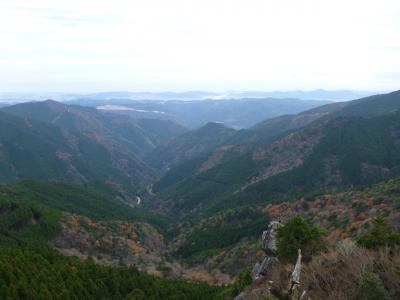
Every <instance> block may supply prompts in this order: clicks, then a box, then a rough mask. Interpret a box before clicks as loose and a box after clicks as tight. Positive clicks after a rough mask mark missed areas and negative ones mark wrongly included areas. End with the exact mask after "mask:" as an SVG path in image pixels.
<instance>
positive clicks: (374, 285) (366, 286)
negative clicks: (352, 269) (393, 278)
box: [360, 272, 391, 300]
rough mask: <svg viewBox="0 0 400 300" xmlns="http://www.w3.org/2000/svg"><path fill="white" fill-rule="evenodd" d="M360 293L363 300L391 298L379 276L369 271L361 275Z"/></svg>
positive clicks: (385, 299) (387, 299) (386, 299)
mask: <svg viewBox="0 0 400 300" xmlns="http://www.w3.org/2000/svg"><path fill="white" fill-rule="evenodd" d="M360 293H361V297H362V299H365V300H389V299H391V298H390V296H389V293H388V291H387V290H386V289H385V287H384V286H383V282H382V280H381V278H380V277H379V276H378V275H377V274H375V273H371V272H367V273H365V274H364V275H363V277H362V280H361V283H360Z"/></svg>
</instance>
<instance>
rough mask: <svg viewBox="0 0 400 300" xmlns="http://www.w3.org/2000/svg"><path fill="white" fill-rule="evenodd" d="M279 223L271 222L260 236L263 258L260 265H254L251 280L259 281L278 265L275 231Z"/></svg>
mask: <svg viewBox="0 0 400 300" xmlns="http://www.w3.org/2000/svg"><path fill="white" fill-rule="evenodd" d="M280 224H281V223H280V222H279V221H271V222H270V223H269V225H268V229H267V230H265V231H264V232H263V234H262V238H261V242H262V249H263V251H264V253H265V257H264V259H263V261H262V262H261V263H256V264H255V265H254V267H253V271H252V275H253V280H257V279H260V278H262V277H264V276H265V275H267V273H268V272H269V271H270V270H271V269H272V268H273V267H274V265H276V264H277V263H279V260H278V258H277V244H276V243H277V231H278V228H279V226H280Z"/></svg>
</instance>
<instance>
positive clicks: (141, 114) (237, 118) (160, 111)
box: [69, 98, 330, 129]
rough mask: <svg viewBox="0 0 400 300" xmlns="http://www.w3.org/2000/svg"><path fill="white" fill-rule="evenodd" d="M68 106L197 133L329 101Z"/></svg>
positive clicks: (90, 102)
mask: <svg viewBox="0 0 400 300" xmlns="http://www.w3.org/2000/svg"><path fill="white" fill-rule="evenodd" d="M69 103H71V104H78V105H86V106H91V107H97V108H98V109H101V110H106V111H109V112H113V113H117V114H125V115H130V116H134V117H135V118H152V119H161V120H171V121H173V122H175V123H178V124H181V125H183V126H184V127H187V128H190V129H197V128H199V127H201V126H204V125H205V124H207V123H209V122H221V123H223V124H224V125H225V126H227V127H232V128H235V129H240V128H248V127H251V126H253V125H254V124H256V123H258V122H260V121H262V120H265V119H267V118H273V117H277V116H280V115H284V114H296V113H299V112H301V111H305V110H308V109H311V108H314V107H317V106H320V105H323V104H327V103H330V102H329V101H315V100H298V99H292V98H285V99H276V98H262V99H254V98H241V99H218V100H210V99H203V100H185V101H184V100H170V101H165V100H153V101H148V100H146V101H143V100H134V101H133V100H129V99H124V98H112V99H110V98H105V99H91V98H83V99H77V100H74V101H71V102H69Z"/></svg>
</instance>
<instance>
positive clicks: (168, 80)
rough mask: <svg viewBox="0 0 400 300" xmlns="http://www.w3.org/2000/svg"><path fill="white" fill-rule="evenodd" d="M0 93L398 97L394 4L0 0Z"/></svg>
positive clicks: (385, 0)
mask: <svg viewBox="0 0 400 300" xmlns="http://www.w3.org/2000/svg"><path fill="white" fill-rule="evenodd" d="M0 38H1V44H0V91H17V92H18V91H21V92H26V91H61V92H66V91H69V92H73V91H86V92H92V91H105V90H130V91H144V90H148V91H161V90H174V91H182V90H193V89H202V90H216V91H221V90H244V89H245V90H266V91H269V90H293V89H317V88H324V89H357V90H395V89H400V84H399V83H400V1H399V0H376V1H374V0H360V1H358V0H332V1H326V0H313V1H311V0H279V1H278V0H226V1H225V0H196V1H194V0H142V1H137V0H112V1H110V0H35V1H32V0H2V1H1V2H0Z"/></svg>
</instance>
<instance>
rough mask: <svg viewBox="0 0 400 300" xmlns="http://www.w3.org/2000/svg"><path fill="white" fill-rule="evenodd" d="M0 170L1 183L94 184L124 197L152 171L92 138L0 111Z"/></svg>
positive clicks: (92, 135)
mask: <svg viewBox="0 0 400 300" xmlns="http://www.w3.org/2000/svg"><path fill="white" fill-rule="evenodd" d="M0 170H1V172H0V181H1V182H12V181H16V180H19V179H40V180H66V181H73V182H80V183H89V184H93V183H95V182H98V183H99V184H100V185H108V186H114V189H115V190H120V191H123V190H127V191H130V192H134V191H135V190H137V189H139V188H140V187H141V186H144V185H146V184H148V182H150V181H151V180H152V179H153V178H154V173H153V171H152V170H151V169H150V168H148V167H147V166H146V165H145V164H144V163H142V162H141V161H140V160H138V159H137V158H136V157H135V156H134V155H132V154H131V153H129V152H125V151H123V150H121V149H120V148H118V147H114V146H113V145H112V144H110V143H108V142H104V141H103V140H102V139H101V138H99V137H98V136H97V135H96V134H93V133H87V134H82V133H79V132H73V131H69V130H67V129H65V128H61V127H58V126H54V125H52V124H49V123H43V122H38V121H35V120H31V119H29V118H21V117H17V116H13V115H10V114H6V113H4V112H0ZM116 183H118V185H117V186H116V185H115V184H116ZM118 186H119V187H118Z"/></svg>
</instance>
